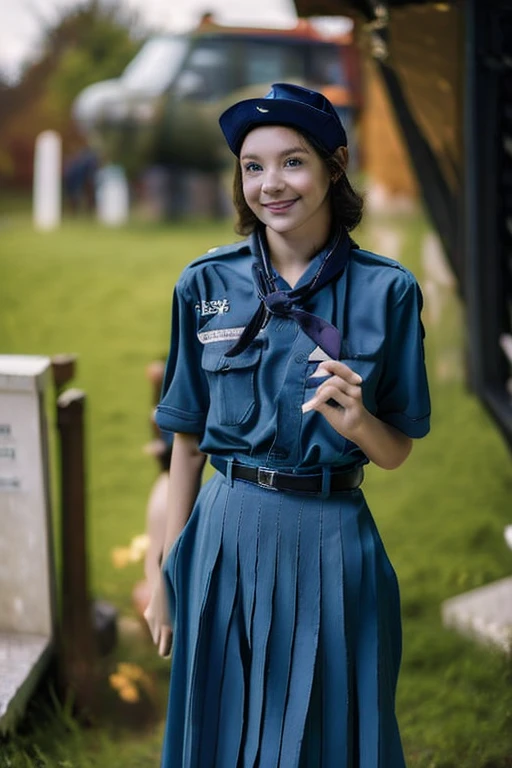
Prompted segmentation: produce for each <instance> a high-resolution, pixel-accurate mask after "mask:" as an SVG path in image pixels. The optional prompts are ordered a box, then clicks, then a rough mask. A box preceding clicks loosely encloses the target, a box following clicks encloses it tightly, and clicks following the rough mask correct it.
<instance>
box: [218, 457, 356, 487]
mask: <svg viewBox="0 0 512 768" xmlns="http://www.w3.org/2000/svg"><path fill="white" fill-rule="evenodd" d="M210 460H211V463H212V465H213V466H214V467H215V469H218V470H219V472H222V474H223V475H226V476H228V474H229V462H227V461H226V460H225V459H220V458H218V457H217V456H212V457H211V459H210ZM363 477H364V471H363V468H362V467H356V469H350V470H348V471H347V470H345V471H342V470H333V471H331V472H329V473H328V477H327V479H326V478H325V477H324V475H323V474H322V473H321V472H317V473H315V474H311V475H296V474H292V473H290V472H279V471H277V470H275V469H269V468H268V467H249V466H247V464H237V463H236V462H233V463H232V465H231V478H232V479H233V480H245V481H246V482H248V483H254V484H255V485H259V486H260V487H261V488H270V489H271V490H274V491H289V492H290V493H318V494H320V493H323V492H324V491H327V493H340V492H342V491H353V490H355V489H356V488H359V486H360V485H361V483H362V482H363Z"/></svg>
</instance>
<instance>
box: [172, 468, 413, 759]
mask: <svg viewBox="0 0 512 768" xmlns="http://www.w3.org/2000/svg"><path fill="white" fill-rule="evenodd" d="M165 572H166V574H167V577H168V581H169V598H170V602H171V608H172V611H173V614H174V622H175V635H174V649H173V662H172V674H171V687H170V697H169V708H168V721H167V727H166V734H165V743H164V750H163V755H162V768H278V767H281V768H404V766H405V763H404V761H403V754H402V748H401V743H400V736H399V732H398V727H397V723H396V718H395V714H394V698H395V690H396V680H397V675H398V668H399V664H400V653H401V646H400V637H401V635H400V609H399V596H398V588H397V583H396V577H395V574H394V571H393V569H392V567H391V565H390V563H389V560H388V558H387V555H386V553H385V551H384V548H383V545H382V542H381V540H380V537H379V535H378V532H377V529H376V527H375V524H374V522H373V519H372V517H371V515H370V512H369V510H368V507H367V505H366V502H365V500H364V496H363V494H362V492H361V491H354V492H350V493H344V494H338V495H336V496H332V497H329V498H327V499H321V498H318V497H306V496H298V495H292V494H284V493H277V492H275V491H272V490H265V489H260V488H258V487H257V486H254V485H251V484H248V483H243V482H234V483H233V484H232V485H230V484H229V483H228V481H227V480H226V479H225V478H223V477H222V476H221V475H218V474H216V475H215V476H214V477H213V478H212V480H210V481H209V483H207V484H206V485H205V486H204V487H203V489H202V491H201V493H200V494H199V496H198V499H197V502H196V505H195V507H194V510H193V513H192V515H191V518H190V520H189V522H188V523H187V525H186V526H185V529H184V530H183V532H182V534H181V535H180V537H179V539H178V541H177V542H176V544H175V546H174V547H173V549H172V551H171V553H170V555H169V557H168V559H167V562H166V564H165Z"/></svg>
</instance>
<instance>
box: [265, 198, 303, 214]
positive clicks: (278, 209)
mask: <svg viewBox="0 0 512 768" xmlns="http://www.w3.org/2000/svg"><path fill="white" fill-rule="evenodd" d="M296 202H297V199H295V200H279V201H277V200H276V201H274V202H272V203H262V205H263V207H264V208H265V209H266V210H267V211H270V212H271V213H285V212H286V211H289V210H290V208H291V207H292V205H295V203H296Z"/></svg>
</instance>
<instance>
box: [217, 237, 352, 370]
mask: <svg viewBox="0 0 512 768" xmlns="http://www.w3.org/2000/svg"><path fill="white" fill-rule="evenodd" d="M357 247H358V246H357V244H356V243H354V241H353V240H352V239H351V238H350V237H349V235H348V232H347V230H346V229H345V228H339V229H337V230H336V231H335V232H334V235H333V236H332V237H331V239H330V240H329V242H328V244H327V247H326V248H325V249H324V250H325V252H326V256H325V258H324V259H323V260H322V262H321V264H320V266H319V267H318V270H317V271H316V273H315V274H314V275H313V277H312V278H311V280H310V281H309V282H308V283H305V284H304V285H301V286H300V287H299V288H292V289H290V290H289V291H281V290H277V289H276V285H275V278H274V275H273V273H272V265H271V262H270V257H269V255H268V252H267V248H266V243H265V240H264V235H263V232H262V231H260V230H256V231H255V232H254V233H253V235H252V237H251V251H252V252H253V253H254V255H255V258H256V262H255V263H254V264H253V278H254V281H255V283H256V287H257V291H258V296H259V298H260V304H259V306H258V309H257V310H256V312H255V313H254V315H253V316H252V317H251V319H250V320H249V322H248V323H247V325H246V326H245V328H244V330H243V331H242V334H241V336H240V338H239V339H238V341H237V342H236V344H235V345H234V346H233V347H231V349H229V350H228V351H227V352H226V353H225V354H226V357H235V356H236V355H239V354H240V353H241V352H243V351H244V350H245V349H247V347H248V346H249V344H250V343H251V342H252V341H253V340H254V339H255V338H256V336H257V335H258V333H259V332H260V330H261V329H262V327H263V326H264V324H265V322H266V320H267V319H268V315H269V314H271V315H277V316H279V317H287V318H290V319H291V320H294V321H295V322H296V323H297V324H298V325H299V326H300V328H301V329H302V330H303V331H304V333H305V334H306V335H307V336H309V337H310V339H312V340H313V341H314V342H315V343H316V344H317V345H318V346H319V347H320V348H321V349H323V350H324V352H326V354H328V355H329V357H331V358H332V359H333V360H338V359H339V356H340V352H341V334H340V332H339V331H338V329H337V328H336V327H335V326H334V325H332V324H331V323H328V322H327V321H326V320H324V319H323V318H322V317H319V316H318V315H314V314H312V313H311V312H306V310H304V309H302V308H301V306H300V305H302V304H303V303H304V302H306V301H307V300H308V299H309V298H310V296H312V295H313V294H314V293H316V292H317V291H319V290H320V289H321V288H323V287H324V286H325V285H327V284H328V283H330V282H332V281H333V280H335V279H336V278H337V277H340V276H341V275H342V274H343V272H344V271H345V267H346V265H347V262H348V259H349V257H350V249H351V248H357Z"/></svg>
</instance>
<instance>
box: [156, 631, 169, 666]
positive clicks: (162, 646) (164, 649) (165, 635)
mask: <svg viewBox="0 0 512 768" xmlns="http://www.w3.org/2000/svg"><path fill="white" fill-rule="evenodd" d="M171 648H172V629H171V628H170V627H166V626H163V627H162V628H161V631H160V642H159V643H158V654H159V656H162V658H164V659H166V658H168V657H169V656H170V655H171Z"/></svg>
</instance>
